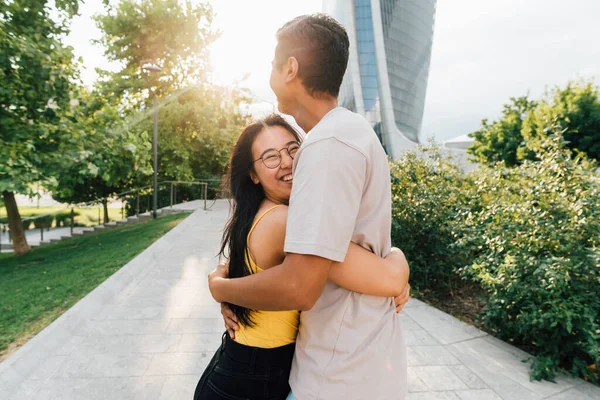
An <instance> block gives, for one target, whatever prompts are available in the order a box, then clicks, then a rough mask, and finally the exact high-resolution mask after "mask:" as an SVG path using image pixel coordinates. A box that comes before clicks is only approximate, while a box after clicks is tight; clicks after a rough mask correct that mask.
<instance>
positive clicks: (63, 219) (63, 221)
mask: <svg viewBox="0 0 600 400" xmlns="http://www.w3.org/2000/svg"><path fill="white" fill-rule="evenodd" d="M79 215H80V213H79V212H77V211H75V212H74V216H75V217H78V216H79ZM54 217H55V221H56V226H57V227H59V226H62V227H70V226H71V211H70V210H69V211H64V212H61V213H58V214H55V215H54ZM73 226H81V224H78V223H77V222H75V223H74V224H73Z"/></svg>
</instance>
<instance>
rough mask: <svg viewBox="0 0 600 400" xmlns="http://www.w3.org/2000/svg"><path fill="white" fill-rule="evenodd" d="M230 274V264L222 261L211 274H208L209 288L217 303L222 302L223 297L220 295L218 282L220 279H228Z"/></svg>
mask: <svg viewBox="0 0 600 400" xmlns="http://www.w3.org/2000/svg"><path fill="white" fill-rule="evenodd" d="M228 276H229V264H227V263H226V262H224V261H221V262H220V263H219V265H217V268H215V269H214V270H213V271H212V272H211V273H210V274H208V289H209V290H210V294H211V295H212V297H213V299H215V301H216V302H217V303H222V302H223V299H221V298H220V297H219V292H218V284H219V280H223V279H227V277H228Z"/></svg>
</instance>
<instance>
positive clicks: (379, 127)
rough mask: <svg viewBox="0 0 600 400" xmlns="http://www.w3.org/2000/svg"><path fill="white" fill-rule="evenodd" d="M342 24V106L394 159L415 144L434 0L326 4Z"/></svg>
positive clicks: (351, 0)
mask: <svg viewBox="0 0 600 400" xmlns="http://www.w3.org/2000/svg"><path fill="white" fill-rule="evenodd" d="M323 4H324V7H323V8H324V10H323V11H324V12H325V13H327V14H329V15H331V16H333V17H334V18H335V19H336V20H338V21H339V22H340V23H342V24H343V25H344V26H345V27H346V30H347V31H348V36H349V38H350V59H349V61H348V69H347V71H346V75H345V76H344V81H343V82H342V87H341V90H340V98H339V100H340V105H342V106H344V107H346V108H348V109H350V110H352V111H355V112H358V113H360V114H363V115H364V116H365V117H366V118H367V120H369V122H370V123H371V124H372V126H373V129H374V130H375V132H376V133H377V135H378V136H379V139H380V140H381V142H382V144H383V146H384V148H385V150H386V152H387V153H388V155H390V156H391V157H393V158H397V157H398V156H399V155H400V154H401V153H402V152H403V151H404V150H406V149H409V148H414V147H415V146H416V144H417V143H418V142H419V132H420V130H421V123H422V120H423V108H424V106H425V92H426V90H427V78H428V75H429V62H430V59H431V46H432V41H433V25H434V20H435V8H436V0H324V2H323Z"/></svg>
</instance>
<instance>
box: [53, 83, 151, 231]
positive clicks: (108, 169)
mask: <svg viewBox="0 0 600 400" xmlns="http://www.w3.org/2000/svg"><path fill="white" fill-rule="evenodd" d="M80 99H81V100H80V105H79V107H80V110H81V111H80V115H79V118H78V123H77V126H78V128H79V129H80V130H81V131H84V132H85V139H86V140H85V145H86V153H85V154H86V157H85V159H82V160H79V162H76V163H73V164H71V166H70V167H69V168H68V169H67V170H66V171H64V172H63V173H62V174H61V175H60V176H59V177H58V178H57V180H58V184H57V188H56V190H55V192H54V194H53V197H54V199H56V200H57V201H61V202H69V203H81V202H90V201H94V200H97V199H102V204H103V207H104V223H107V222H109V217H108V202H107V198H108V197H110V196H112V195H114V194H116V193H118V192H120V191H124V190H126V188H128V187H130V186H132V185H134V184H135V182H136V179H137V178H139V177H141V176H148V175H150V174H151V173H152V170H151V168H150V165H149V161H150V159H149V157H148V154H149V152H150V148H149V143H148V137H147V136H145V135H143V133H142V134H140V133H139V132H137V131H133V130H130V129H128V128H127V125H126V122H124V121H123V120H122V119H121V113H120V112H119V110H118V108H117V106H116V105H114V104H112V102H111V101H110V99H107V98H106V97H104V96H102V94H101V93H100V92H99V91H98V90H97V91H95V92H93V93H86V91H85V90H82V93H81V95H80Z"/></svg>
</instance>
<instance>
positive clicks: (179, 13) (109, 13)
mask: <svg viewBox="0 0 600 400" xmlns="http://www.w3.org/2000/svg"><path fill="white" fill-rule="evenodd" d="M212 19H213V11H212V8H211V6H210V4H202V3H199V4H198V3H196V4H195V3H193V2H191V1H189V0H188V1H185V2H182V1H180V0H142V1H137V0H122V1H120V2H119V3H118V4H117V5H116V6H111V5H108V6H107V10H106V12H105V13H104V14H100V15H97V16H96V17H95V20H96V22H97V25H98V27H99V28H100V30H101V31H102V33H103V36H102V38H101V39H100V41H99V43H100V44H102V45H103V46H104V48H105V55H106V56H107V58H108V59H109V60H111V61H117V62H119V64H120V65H122V68H121V69H120V70H119V71H117V72H114V73H113V72H108V71H103V72H102V71H101V72H102V79H103V90H104V91H105V93H106V95H107V96H109V97H111V98H114V99H119V100H123V102H124V103H127V104H128V105H129V106H131V107H132V108H135V107H139V106H140V103H146V105H147V106H151V101H150V100H151V98H150V97H149V96H148V88H149V87H151V88H152V90H153V91H154V93H155V94H156V95H157V96H158V97H159V98H161V97H162V98H164V97H166V96H168V95H170V94H172V93H174V92H175V91H177V90H182V89H184V88H186V87H187V86H189V85H191V84H195V85H199V84H206V83H207V82H208V81H207V77H208V71H209V57H208V54H209V53H208V51H209V50H208V48H209V46H210V45H211V44H212V43H213V41H214V40H215V39H216V37H217V36H216V35H215V34H214V33H213V32H212V30H211V23H212ZM147 63H152V64H154V65H156V66H158V67H160V68H161V72H160V73H159V74H156V73H151V74H146V73H143V72H142V69H141V67H142V66H143V65H144V64H147ZM148 108H150V107H148Z"/></svg>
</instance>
